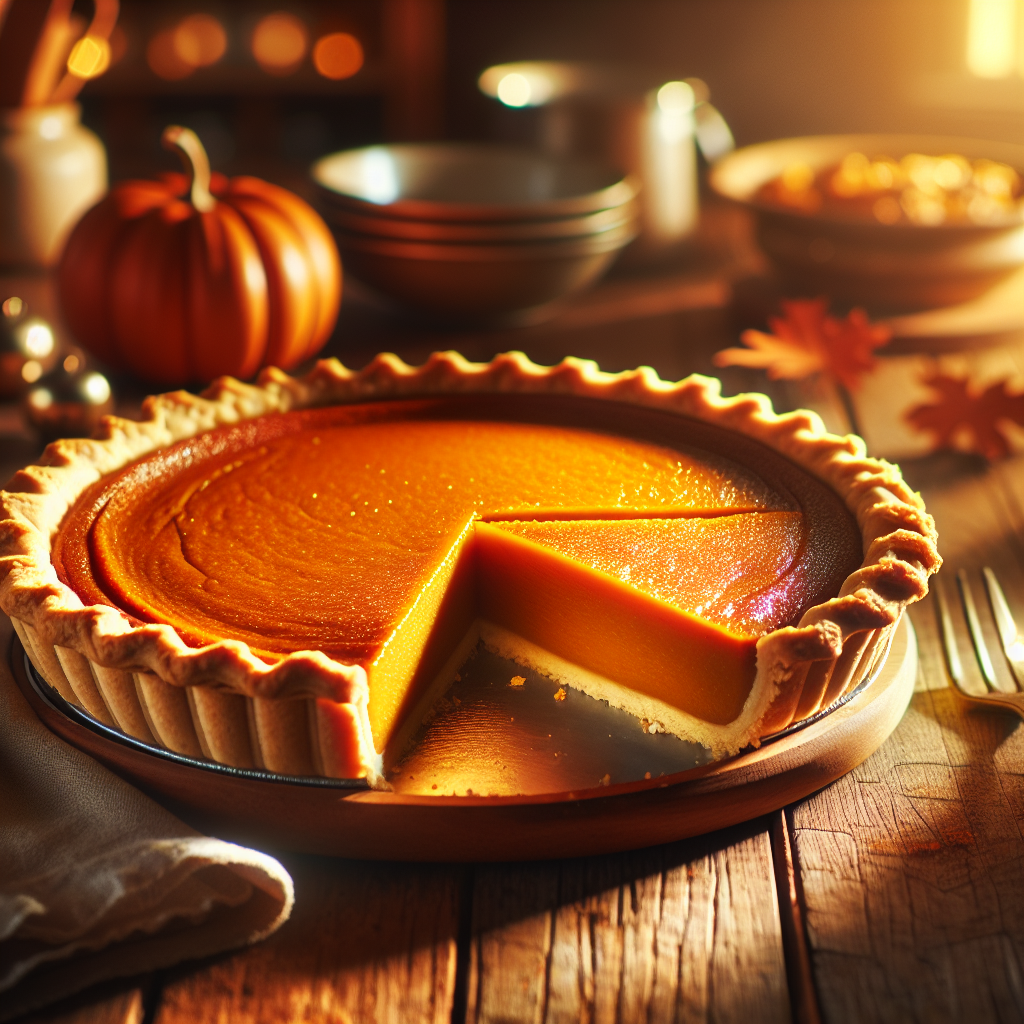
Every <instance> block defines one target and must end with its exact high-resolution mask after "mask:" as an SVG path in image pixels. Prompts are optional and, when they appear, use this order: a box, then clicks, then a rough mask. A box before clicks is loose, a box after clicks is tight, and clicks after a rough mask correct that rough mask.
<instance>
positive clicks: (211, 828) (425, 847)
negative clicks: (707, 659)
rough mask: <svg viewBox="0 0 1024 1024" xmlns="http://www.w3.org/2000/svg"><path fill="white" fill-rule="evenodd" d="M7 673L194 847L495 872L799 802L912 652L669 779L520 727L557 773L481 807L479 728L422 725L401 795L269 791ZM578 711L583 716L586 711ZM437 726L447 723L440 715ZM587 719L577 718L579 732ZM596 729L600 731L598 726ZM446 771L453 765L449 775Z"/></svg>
mask: <svg viewBox="0 0 1024 1024" xmlns="http://www.w3.org/2000/svg"><path fill="white" fill-rule="evenodd" d="M4 626H5V627H6V629H5V631H9V627H7V624H6V622H4ZM6 662H7V663H6V664H0V674H4V675H6V674H7V672H8V666H9V668H10V670H11V671H12V672H13V677H14V681H15V682H16V683H17V685H18V686H19V687H20V688H21V690H22V692H23V693H24V694H25V696H26V698H27V699H28V700H29V702H30V703H31V705H32V707H33V708H34V710H35V711H36V713H37V714H38V715H39V717H40V719H41V720H42V721H43V722H44V724H45V725H46V726H47V727H48V728H49V729H50V730H51V731H52V732H54V733H55V734H56V735H57V736H59V737H61V738H62V739H64V740H65V741H67V742H68V743H70V744H72V745H73V746H75V747H77V748H78V749H79V750H82V751H84V752H86V753H88V754H90V755H91V756H93V757H95V758H96V759H97V760H98V761H100V762H101V763H102V764H104V765H106V766H107V767H108V768H109V769H110V770H112V771H114V772H116V773H117V774H118V775H120V776H122V777H123V778H125V779H127V780H128V781H129V782H132V783H133V784H135V785H137V786H139V787H140V788H141V789H142V790H144V791H145V792H147V793H149V794H150V795H151V796H153V797H154V798H155V799H157V800H158V801H159V802H161V803H162V804H164V805H165V806H168V807H169V808H170V809H171V810H173V811H175V813H177V814H178V815H179V816H181V817H182V818H183V819H184V820H186V821H187V822H189V823H190V824H192V825H194V826H195V827H197V828H199V829H201V830H202V831H205V832H207V833H209V834H212V835H217V836H221V837H223V838H226V839H231V840H234V841H236V842H243V843H248V844H255V845H259V846H264V847H271V848H277V849H291V850H299V851H306V852H312V853H325V854H333V855H337V856H344V857H354V858H372V859H378V860H406V861H413V860H415V861H509V860H533V859H547V858H553V857H572V856H582V855H587V854H599V853H609V852H613V851H619V850H627V849H636V848H640V847H644V846H651V845H654V844H657V843H665V842H670V841H673V840H677V839H683V838H686V837H688V836H694V835H700V834H702V833H705V832H711V831H714V830H716V829H720V828H724V827H726V826H728V825H733V824H736V823H738V822H741V821H747V820H749V819H751V818H755V817H758V816H760V815H763V814H766V813H768V812H770V811H773V810H776V809H778V808H780V807H783V806H785V805H787V804H790V803H792V802H794V801H796V800H800V799H802V798H803V797H806V796H808V795H809V794H810V793H813V792H815V791H816V790H818V789H820V788H821V787H822V786H825V785H827V784H828V783H830V782H833V781H834V780H835V779H838V778H839V777H840V776H842V775H844V774H845V773H846V772H848V771H850V770H851V769H852V768H854V767H856V766H857V765H859V764H860V763H861V762H862V761H864V760H865V759H866V758H867V757H868V756H869V755H870V754H872V753H873V752H874V751H875V750H876V749H877V748H878V747H879V746H880V745H881V744H882V742H883V741H884V740H885V739H886V737H887V736H888V735H889V734H890V733H891V732H892V731H893V729H894V728H895V727H896V724H897V723H898V722H899V720H900V718H901V717H902V715H903V712H904V711H905V710H906V707H907V704H908V703H909V701H910V697H911V694H912V692H913V688H914V680H915V676H916V671H917V643H916V640H915V637H914V632H913V628H912V627H911V625H910V622H909V620H908V618H907V617H906V616H904V619H903V621H902V623H901V625H900V626H899V628H898V630H897V632H896V634H895V637H894V639H893V643H892V648H891V650H890V653H889V658H888V661H887V662H886V664H885V666H884V667H883V668H882V669H881V671H880V672H879V673H878V676H877V677H876V678H875V680H874V681H873V682H872V683H871V684H870V685H869V686H867V687H866V688H865V689H864V690H863V691H862V692H860V693H858V694H857V695H855V696H854V697H853V698H852V699H851V700H849V701H848V702H847V703H846V704H844V705H842V706H840V707H838V708H837V709H835V710H834V711H832V712H830V713H829V714H827V715H824V716H822V717H821V718H819V719H817V720H816V721H812V722H811V723H809V724H807V725H806V726H803V727H801V728H798V729H796V730H794V731H791V732H789V733H787V734H784V735H782V736H780V737H779V738H777V739H774V740H771V741H769V742H766V743H764V744H763V745H762V746H761V747H759V748H758V749H756V750H748V751H746V752H744V753H741V754H740V755H738V756H737V757H734V758H731V759H729V760H726V761H721V762H717V763H712V764H702V765H697V766H696V767H690V766H687V767H685V768H684V769H683V770H680V771H676V772H673V773H665V774H659V773H657V772H651V776H652V777H651V778H644V777H642V776H641V777H639V778H630V779H629V780H628V781H622V782H619V781H616V780H617V779H618V778H619V777H623V776H625V777H627V778H628V777H629V775H630V773H631V772H632V773H633V774H635V773H636V771H637V770H638V766H641V765H642V762H639V761H637V755H636V754H635V750H634V751H633V752H631V751H630V749H626V750H625V753H624V754H622V755H621V757H620V761H619V762H616V765H617V767H616V777H615V778H614V779H613V778H612V777H611V772H610V771H609V772H606V773H605V775H604V776H599V777H598V778H595V777H594V776H595V774H596V772H597V771H598V770H599V768H600V767H602V766H603V765H604V762H593V761H592V762H589V763H588V762H585V759H577V760H580V761H581V763H583V764H584V767H583V768H582V769H573V768H572V767H571V766H570V767H568V768H566V767H564V765H565V762H566V760H571V758H570V757H568V756H567V755H568V754H571V752H572V749H573V748H572V747H571V746H569V747H568V748H567V750H566V751H565V752H563V751H560V750H558V749H544V748H543V743H542V741H543V740H551V741H553V743H552V747H557V746H558V740H559V737H558V736H557V735H555V734H554V731H553V732H552V733H551V734H548V735H546V736H545V735H543V733H541V732H539V731H538V727H537V722H536V721H534V723H533V726H532V731H531V730H530V729H528V730H527V731H526V732H524V733H522V735H521V740H520V746H521V749H520V750H519V751H518V755H517V756H518V758H519V761H520V762H521V763H523V764H526V763H529V762H530V761H531V760H535V761H543V760H544V759H547V758H550V763H551V764H552V765H553V764H555V763H556V761H557V757H556V755H558V756H561V757H562V758H563V761H562V764H560V765H559V767H558V769H557V771H556V770H554V769H552V770H549V771H543V772H540V773H536V772H535V773H533V774H532V775H529V774H527V775H526V776H523V778H526V779H527V780H528V781H527V782H526V783H525V784H524V785H521V786H520V788H521V789H524V790H525V792H523V791H521V792H516V793H504V794H502V785H501V784H500V777H499V778H498V781H497V782H494V781H492V782H488V783H486V785H487V788H488V790H489V791H490V792H495V790H496V791H497V793H498V794H499V795H480V789H481V786H480V783H477V786H476V789H477V792H473V787H472V786H469V785H465V783H466V780H467V779H470V780H472V779H479V778H484V777H486V778H490V779H492V780H493V779H494V778H495V776H494V771H493V764H494V763H497V762H499V761H507V760H509V759H510V758H509V757H506V756H503V755H502V754H501V752H500V749H499V743H498V740H497V734H496V733H495V731H494V725H493V721H488V720H484V721H483V722H482V724H480V725H479V727H478V728H477V729H476V731H475V734H474V735H476V736H477V740H470V741H469V742H468V743H467V750H465V751H463V752H462V753H461V754H460V751H459V749H458V748H457V747H456V746H453V745H452V744H451V743H450V742H448V743H444V742H440V741H439V740H438V737H437V736H436V735H435V736H434V742H433V743H432V742H431V737H430V735H429V727H428V736H427V737H426V740H427V742H425V743H424V742H421V743H420V746H419V751H421V752H422V751H426V753H420V754H419V755H415V754H414V760H415V757H416V756H419V760H418V761H415V764H416V765H417V767H415V770H414V771H411V772H410V771H409V764H410V763H412V762H410V761H409V759H407V761H406V762H405V763H404V766H403V772H404V773H405V774H407V775H411V776H413V778H412V780H411V783H410V781H409V780H405V783H404V784H402V785H398V786H396V789H395V791H392V792H382V791H373V790H369V789H367V788H366V787H365V786H362V785H360V784H354V783H351V782H347V783H346V782H343V781H339V780H299V779H284V778H273V777H270V776H267V775H262V776H261V775H260V773H255V772H248V773H247V772H240V771H232V770H231V769H218V768H217V767H216V766H206V765H203V764H201V763H198V762H192V763H186V762H185V761H184V760H183V759H180V758H178V759H175V758H173V756H168V755H165V754H162V753H161V752H158V751H152V752H151V750H150V749H148V748H142V746H141V745H140V744H138V743H136V742H134V741H132V742H131V743H126V742H122V741H119V740H118V739H117V738H115V737H113V736H112V735H111V734H110V731H109V730H105V732H106V734H104V733H103V732H100V731H98V730H96V729H94V728H91V727H90V726H89V725H88V724H85V723H83V722H82V721H81V720H75V719H74V718H73V717H72V716H70V715H68V714H65V713H63V712H62V711H61V710H59V709H58V707H57V706H56V705H55V704H53V703H51V702H49V701H48V700H47V699H46V698H45V695H44V693H43V692H42V691H40V690H37V689H36V687H34V686H33V684H32V682H31V681H30V679H29V675H28V672H27V670H26V667H25V659H24V653H23V651H22V649H21V647H20V645H19V644H18V642H17V640H16V639H14V640H13V641H12V644H11V647H10V656H9V658H8V659H6ZM10 681H11V680H10V679H6V680H3V681H2V682H4V683H5V684H9V683H10ZM545 685H546V687H547V689H552V688H553V687H552V685H551V684H550V683H547V684H545ZM524 691H525V688H524ZM501 699H502V700H504V699H505V698H504V696H502V698H501ZM548 699H549V700H550V694H548ZM587 699H588V700H589V698H587ZM492 703H493V702H492ZM566 703H568V702H566ZM499 705H500V706H497V711H494V710H493V708H492V710H491V711H489V712H488V713H489V714H490V713H492V712H493V714H497V715H500V716H504V715H505V713H506V711H507V707H506V706H505V705H502V704H501V703H500V701H499ZM586 713H587V714H590V715H593V714H595V712H594V711H593V709H590V710H589V711H587V712H586ZM596 713H599V714H603V712H596ZM525 717H527V718H529V716H528V715H527V716H525ZM441 718H442V720H448V721H451V714H450V713H449V714H447V715H442V716H441ZM596 721H597V720H595V719H592V720H591V728H592V729H593V728H594V724H595V722H596ZM600 721H601V724H602V725H606V724H607V722H609V721H611V719H601V720H600ZM442 725H443V721H442ZM610 728H611V732H610V733H608V740H611V741H612V744H611V745H607V744H606V749H608V750H611V749H612V748H613V747H615V746H622V745H623V744H624V743H625V744H626V746H627V747H628V744H629V743H635V742H639V743H643V742H646V741H648V740H656V741H659V742H661V741H665V740H667V741H669V742H676V743H678V741H674V740H672V738H670V737H647V736H643V737H642V740H641V739H639V737H640V736H642V734H641V733H640V730H639V729H636V728H635V727H634V729H633V732H632V733H631V737H632V738H627V739H619V741H618V743H616V740H617V737H616V735H615V728H614V727H610ZM442 732H443V730H442ZM442 739H443V735H442ZM601 739H602V740H603V739H604V737H603V735H602V737H601ZM488 742H489V743H490V747H489V749H490V750H491V752H492V753H497V754H498V755H499V756H497V757H491V758H490V759H489V760H490V762H492V764H491V766H489V767H488V768H487V771H488V772H490V775H486V773H485V774H484V775H482V774H481V771H482V770H483V769H482V768H481V767H480V766H479V764H477V765H476V766H475V767H472V766H470V767H467V765H468V764H469V761H472V760H473V759H474V758H475V759H476V761H477V762H479V761H480V757H481V755H480V751H481V749H483V747H482V745H486V744H487V743H488ZM562 746H563V747H565V746H566V744H564V743H563V744H562ZM688 746H689V745H686V744H681V743H679V748H680V749H679V750H678V751H676V756H679V757H681V760H680V761H679V763H686V764H688V765H692V764H693V757H692V748H691V749H690V750H685V749H683V748H686V747H688ZM576 749H577V750H578V749H579V744H577V747H576ZM636 749H639V748H636ZM431 750H439V751H440V755H438V756H435V755H432V754H431ZM666 751H668V752H667V753H666ZM671 753H672V752H671V751H670V750H668V748H665V747H662V749H661V753H660V754H659V755H658V756H660V757H661V758H662V761H661V762H660V763H668V762H666V761H665V760H664V758H665V757H668V756H669V755H670V754H671ZM432 757H433V761H432V760H431V758H432ZM460 757H462V758H464V759H465V760H464V761H463V762H462V763H460V761H459V758H460ZM651 757H653V755H651ZM439 758H440V759H439ZM650 759H651V758H650V757H649V758H648V760H650ZM687 759H689V760H688V761H687ZM654 763H655V766H657V763H659V762H658V761H656V760H655V761H654ZM502 767H504V765H502ZM441 768H443V769H446V770H447V772H448V775H447V776H444V775H441V774H437V775H436V776H435V777H437V778H445V777H447V778H449V779H451V778H453V777H456V776H457V777H460V778H461V779H462V783H463V785H465V788H464V789H461V790H460V789H458V787H457V786H456V793H457V795H451V794H450V793H447V792H445V789H444V787H443V786H439V789H438V790H433V789H432V788H431V789H429V790H427V789H425V786H424V781H425V780H424V777H423V773H424V772H426V771H435V772H438V771H439V770H440V769H441ZM470 769H471V770H470ZM574 770H576V771H577V772H578V771H579V770H582V771H583V773H584V774H583V776H582V778H583V779H584V780H585V785H584V786H582V787H581V786H576V785H575V784H574V783H572V782H571V781H570V785H572V786H573V787H574V788H570V786H564V782H565V781H566V780H571V779H572V777H573V771H574ZM417 773H420V776H421V777H420V778H419V780H418V781H417V779H416V778H415V776H416V774H417ZM453 773H454V775H453ZM460 773H461V774H460ZM620 773H621V774H620ZM643 774H646V772H645V773H643ZM429 778H430V776H426V782H429ZM531 780H532V781H531ZM559 780H561V781H562V783H563V787H564V788H546V787H551V786H552V784H553V783H554V784H555V785H556V786H557V785H558V783H559ZM397 781H399V780H396V782H397ZM586 783H589V784H586ZM429 785H430V786H431V787H433V785H434V783H429ZM506 788H507V786H506ZM467 791H468V792H467Z"/></svg>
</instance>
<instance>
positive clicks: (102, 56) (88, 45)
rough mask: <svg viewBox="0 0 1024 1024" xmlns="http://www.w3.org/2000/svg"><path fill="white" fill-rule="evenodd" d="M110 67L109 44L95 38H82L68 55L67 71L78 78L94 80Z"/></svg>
mask: <svg viewBox="0 0 1024 1024" xmlns="http://www.w3.org/2000/svg"><path fill="white" fill-rule="evenodd" d="M109 67H110V43H108V42H107V41H106V39H100V38H99V37H97V36H82V38H81V39H79V40H78V42H77V43H75V45H74V46H73V47H72V48H71V53H70V54H69V55H68V71H70V72H71V74H73V75H76V76H77V77H78V78H95V77H96V76H97V75H102V74H103V72H104V71H106V70H107V68H109Z"/></svg>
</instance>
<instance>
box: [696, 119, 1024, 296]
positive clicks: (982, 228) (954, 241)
mask: <svg viewBox="0 0 1024 1024" xmlns="http://www.w3.org/2000/svg"><path fill="white" fill-rule="evenodd" d="M851 152H862V153H865V154H867V155H868V156H875V155H881V154H884V155H886V156H889V157H892V158H894V159H897V160H898V159H900V158H901V157H903V156H905V155H907V154H908V153H924V154H927V155H931V156H940V155H943V154H946V153H959V154H961V155H963V156H965V157H967V158H969V159H979V158H988V159H990V160H997V161H1000V162H1002V163H1006V164H1009V165H1011V166H1012V167H1014V168H1015V169H1016V170H1017V171H1018V173H1021V174H1024V146H1015V145H1009V144H999V143H994V142H982V141H978V140H975V139H961V138H951V137H944V136H919V135H830V136H815V137H809V138H798V139H782V140H779V141H776V142H766V143H761V144H759V145H756V146H747V147H746V148H744V149H739V150H736V151H735V152H733V153H731V154H729V155H728V156H726V157H724V158H723V159H722V160H720V161H718V163H716V164H715V166H714V167H713V168H712V170H711V174H710V179H709V180H710V184H711V187H712V188H713V189H714V190H715V191H716V192H717V193H718V194H719V195H722V196H724V197H726V198H728V199H731V200H733V201H735V202H738V203H741V204H742V205H744V206H746V207H747V208H748V209H750V210H751V211H752V212H753V214H754V217H755V221H756V233H757V241H758V243H759V245H760V246H761V248H762V249H763V250H764V252H765V253H766V255H767V256H768V257H769V258H770V259H771V261H772V262H773V263H774V264H775V265H776V267H777V268H778V270H779V272H780V274H781V276H782V278H783V285H784V287H785V288H786V289H787V290H788V291H790V292H791V293H792V294H802V295H815V294H824V295H828V296H830V297H832V298H835V299H839V300H845V301H849V302H854V303H858V304H862V305H866V306H868V307H870V308H872V309H876V310H886V311H888V310H909V309H925V308H931V307H936V306H948V305H953V304H955V303H959V302H965V301H967V300H968V299H972V298H975V297H976V296H978V295H980V294H982V293H983V292H985V291H987V290H988V289H989V288H991V287H992V286H993V285H994V284H996V283H997V282H999V281H1000V280H1002V279H1003V278H1005V277H1006V276H1008V275H1009V274H1011V273H1012V272H1013V271H1014V270H1015V269H1017V268H1018V267H1019V266H1021V265H1022V264H1024V223H1022V221H1021V218H1019V217H1018V218H1016V219H1014V220H1011V221H1008V222H1004V223H999V224H992V225H987V224H940V225H934V226H933V225H922V224H907V223H897V224H882V223H880V222H875V221H866V220H854V219H851V218H842V217H840V216H837V215H835V214H828V213H813V214H806V213H799V212H795V211H789V210H784V209H779V208H778V207H776V206H774V205H771V204H769V203H767V202H764V201H762V200H760V199H759V198H758V197H757V193H758V190H759V189H760V188H761V186H762V185H764V184H766V183H767V182H769V181H771V180H772V179H773V178H776V177H777V176H778V175H780V174H781V173H782V172H783V171H784V170H785V169H786V168H787V167H790V166H791V165H793V164H795V163H804V164H807V165H808V166H809V167H810V168H811V169H812V170H814V171H818V170H821V169H823V168H825V167H828V166H830V165H832V164H836V163H839V162H840V161H841V160H842V159H843V157H844V156H846V155H847V154H848V153H851Z"/></svg>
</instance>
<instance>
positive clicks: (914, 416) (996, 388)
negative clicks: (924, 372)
mask: <svg viewBox="0 0 1024 1024" xmlns="http://www.w3.org/2000/svg"><path fill="white" fill-rule="evenodd" d="M922 383H924V384H927V385H928V387H930V388H932V389H933V390H934V391H937V392H938V394H939V400H938V401H937V402H931V403H927V404H924V405H916V406H914V408H913V409H908V410H907V412H906V413H904V417H905V418H906V420H907V422H909V423H910V425H911V426H913V427H914V428H915V429H916V430H920V431H923V432H927V433H930V434H932V435H933V437H934V439H935V448H936V449H938V448H955V449H958V450H960V451H963V450H965V449H966V450H967V451H972V452H978V453H979V454H981V455H984V456H985V458H986V459H988V460H990V461H994V460H995V459H1000V458H1003V457H1005V456H1007V455H1009V454H1010V445H1009V442H1008V440H1007V438H1006V434H1005V432H1004V430H1003V429H1001V426H1000V424H1002V423H1005V422H1006V421H1010V422H1013V423H1017V424H1019V425H1020V426H1022V427H1024V392H1022V393H1021V394H1019V395H1017V394H1012V393H1011V392H1010V391H1009V390H1008V389H1007V386H1006V385H1007V382H1006V381H1005V380H1001V381H997V382H996V383H995V384H990V385H989V386H988V387H987V388H985V389H984V390H983V391H974V390H972V388H971V383H970V381H969V380H968V379H967V378H966V377H947V376H946V375H945V374H943V373H935V374H932V375H931V376H929V377H925V378H924V379H923V380H922Z"/></svg>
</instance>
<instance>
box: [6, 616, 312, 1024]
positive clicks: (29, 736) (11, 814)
mask: <svg viewBox="0 0 1024 1024" xmlns="http://www.w3.org/2000/svg"><path fill="white" fill-rule="evenodd" d="M11 634H12V629H11V625H10V621H9V620H8V619H7V618H6V617H4V616H2V615H0V1021H5V1020H9V1019H10V1018H12V1017H15V1016H17V1015H19V1014H21V1013H24V1012H25V1011H27V1010H29V1009H32V1008H34V1007H37V1006H41V1005H43V1004H44V1003H48V1002H52V1001H54V1000H57V999H60V998H62V997H64V996H66V995H70V994H71V993H72V992H76V991H78V990H79V989H82V988H85V987H86V986H88V985H91V984H93V983H94V982H97V981H101V980H103V979H106V978H112V977H118V976H125V975H131V974H136V973H139V972H141V971H147V970H152V969H154V968H158V967H166V966H168V965H170V964H173V963H177V962H178V961H181V960H187V959H192V958H194V957H202V956H208V955H210V954H212V953H217V952H220V951H222V950H225V949H232V948H234V947H237V946H244V945H246V944H248V943H251V942H257V941H258V940H260V939H262V938H264V937H265V936H267V935H269V934H270V933H271V932H273V931H275V930H276V929H277V928H279V927H280V926H281V925H282V924H283V923H284V922H285V921H286V920H287V918H288V916H289V914H290V913H291V909H292V902H293V899H294V888H293V885H292V880H291V878H290V877H289V875H288V873H287V871H285V869H284V868H283V867H282V866H281V864H279V863H278V862H277V861H276V860H274V859H273V858H272V857H268V856H267V855H266V854H263V853H259V852H257V851H255V850H247V849H245V848H244V847H241V846H235V845H234V844H233V843H225V842H222V841H221V840H219V839H210V838H208V837H206V836H202V835H199V834H198V833H197V832H194V831H193V830H192V829H190V828H189V827H188V826H187V825H184V824H183V823H182V822H180V821H178V819H177V818H175V817H174V816H173V815H171V814H169V813H168V812H167V811H165V810H164V809H163V808H162V807H160V806H158V805H157V804H155V803H154V802H153V801H152V800H150V799H149V798H148V797H146V796H143V794H142V793H140V792H139V791H138V790H136V789H134V788H133V787H132V786H130V785H128V783H126V782H124V781H122V780H121V779H119V778H118V777H117V776H115V775H113V774H112V773H110V772H109V771H107V770H106V769H105V768H103V767H102V766H101V765H99V764H98V763H97V762H96V761H94V760H93V759H92V758H91V757H89V756H87V755H86V754H83V753H81V752H80V751H78V750H75V749H74V748H73V747H71V746H69V745H68V744H66V743H65V742H63V740H60V739H58V738H57V737H56V736H54V735H53V734H52V733H51V732H49V730H47V729H46V728H45V727H44V726H43V724H42V723H41V722H40V721H39V719H38V718H37V717H36V715H35V713H34V712H33V711H32V709H31V707H30V706H29V704H28V703H27V701H26V700H25V698H24V697H23V696H22V694H21V692H20V691H19V690H18V688H17V685H16V684H15V682H14V679H13V677H12V675H11V671H10V666H9V663H8V658H9V652H10V649H11Z"/></svg>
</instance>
